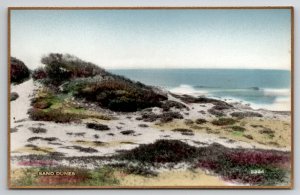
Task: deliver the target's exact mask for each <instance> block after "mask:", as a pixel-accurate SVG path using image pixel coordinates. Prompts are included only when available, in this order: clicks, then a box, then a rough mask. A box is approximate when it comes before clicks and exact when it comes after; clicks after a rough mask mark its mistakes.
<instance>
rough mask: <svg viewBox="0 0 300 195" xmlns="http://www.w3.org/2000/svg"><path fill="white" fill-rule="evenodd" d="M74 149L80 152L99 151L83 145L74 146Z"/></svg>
mask: <svg viewBox="0 0 300 195" xmlns="http://www.w3.org/2000/svg"><path fill="white" fill-rule="evenodd" d="M73 148H74V149H76V150H78V151H79V152H85V153H95V152H98V150H96V149H94V148H91V147H88V148H84V147H81V146H73Z"/></svg>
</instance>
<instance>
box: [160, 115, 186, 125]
mask: <svg viewBox="0 0 300 195" xmlns="http://www.w3.org/2000/svg"><path fill="white" fill-rule="evenodd" d="M173 119H183V116H182V115H181V114H180V113H179V112H164V113H162V114H161V115H160V122H162V123H165V122H170V121H172V120H173Z"/></svg>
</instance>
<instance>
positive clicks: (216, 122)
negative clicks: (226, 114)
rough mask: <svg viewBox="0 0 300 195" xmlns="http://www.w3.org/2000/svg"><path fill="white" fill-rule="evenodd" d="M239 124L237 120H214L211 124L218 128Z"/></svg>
mask: <svg viewBox="0 0 300 195" xmlns="http://www.w3.org/2000/svg"><path fill="white" fill-rule="evenodd" d="M236 122H237V120H235V119H232V118H219V119H216V120H213V121H212V122H211V123H212V124H213V125H217V126H225V125H233V124H235V123H236Z"/></svg>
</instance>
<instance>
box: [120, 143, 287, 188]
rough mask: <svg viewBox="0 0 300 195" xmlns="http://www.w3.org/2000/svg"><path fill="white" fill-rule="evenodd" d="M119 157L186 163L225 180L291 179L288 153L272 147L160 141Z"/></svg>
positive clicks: (273, 182)
mask: <svg viewBox="0 0 300 195" xmlns="http://www.w3.org/2000/svg"><path fill="white" fill-rule="evenodd" d="M118 158H120V159H122V160H128V161H131V162H138V163H142V164H148V165H149V164H150V165H152V166H153V165H154V166H157V165H160V164H170V163H180V162H186V163H188V164H190V165H191V166H192V167H194V168H201V169H206V170H209V171H211V172H212V173H215V174H217V175H220V176H221V177H222V178H223V179H225V180H228V181H232V182H238V183H246V184H250V185H277V184H280V183H284V182H286V181H288V179H287V178H288V172H289V170H290V167H287V166H286V165H287V163H288V162H289V161H290V154H289V153H288V152H281V151H272V150H252V149H232V148H226V147H224V146H222V145H220V144H211V145H209V146H206V147H200V148H197V147H193V146H190V145H188V144H186V143H184V142H181V141H178V140H158V141H156V142H155V143H152V144H147V145H146V144H144V145H140V146H139V147H137V148H135V149H132V150H130V151H124V152H123V153H121V154H120V155H119V156H118Z"/></svg>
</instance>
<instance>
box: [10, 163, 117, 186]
mask: <svg viewBox="0 0 300 195" xmlns="http://www.w3.org/2000/svg"><path fill="white" fill-rule="evenodd" d="M18 171H19V172H20V176H19V177H18V178H17V179H15V180H13V182H12V185H13V186H75V185H76V186H114V185H118V184H119V180H118V179H117V178H116V177H115V176H114V171H113V169H112V168H110V167H107V166H104V167H101V168H98V169H94V170H88V169H82V168H71V167H65V166H61V167H41V168H24V169H21V170H18ZM38 172H69V173H75V175H72V174H71V175H54V176H43V175H38V174H37V173H38Z"/></svg>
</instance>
